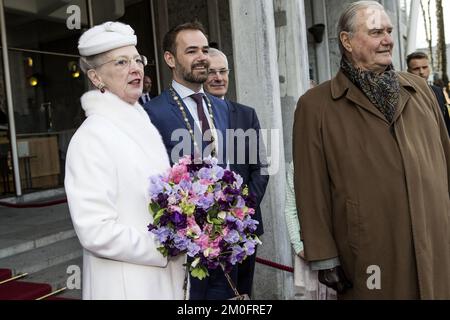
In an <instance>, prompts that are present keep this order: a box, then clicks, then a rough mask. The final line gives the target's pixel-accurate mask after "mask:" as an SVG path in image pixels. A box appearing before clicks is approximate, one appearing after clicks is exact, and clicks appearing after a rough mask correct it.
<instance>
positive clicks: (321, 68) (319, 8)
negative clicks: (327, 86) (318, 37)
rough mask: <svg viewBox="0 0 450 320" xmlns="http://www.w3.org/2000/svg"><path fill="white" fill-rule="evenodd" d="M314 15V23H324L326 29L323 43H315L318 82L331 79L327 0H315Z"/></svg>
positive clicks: (313, 4)
mask: <svg viewBox="0 0 450 320" xmlns="http://www.w3.org/2000/svg"><path fill="white" fill-rule="evenodd" d="M312 6H313V15H314V19H313V21H314V23H313V24H318V23H323V24H324V25H325V30H324V34H323V39H322V42H321V43H315V48H316V63H317V83H322V82H324V81H327V80H330V79H331V67H330V49H329V47H328V31H327V30H328V24H327V9H326V6H325V0H313V1H312Z"/></svg>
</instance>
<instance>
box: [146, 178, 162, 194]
mask: <svg viewBox="0 0 450 320" xmlns="http://www.w3.org/2000/svg"><path fill="white" fill-rule="evenodd" d="M149 180H150V186H149V188H148V192H149V194H150V197H151V198H153V197H155V196H156V195H157V194H160V193H161V192H163V191H164V183H163V182H162V176H161V175H158V176H152V177H150V178H149Z"/></svg>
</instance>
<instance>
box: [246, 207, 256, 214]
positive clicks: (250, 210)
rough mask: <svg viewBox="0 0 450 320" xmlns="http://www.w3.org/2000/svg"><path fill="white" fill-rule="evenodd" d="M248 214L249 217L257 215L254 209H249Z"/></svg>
mask: <svg viewBox="0 0 450 320" xmlns="http://www.w3.org/2000/svg"><path fill="white" fill-rule="evenodd" d="M247 212H248V214H249V215H251V216H252V215H254V214H255V209H253V208H248V211H247Z"/></svg>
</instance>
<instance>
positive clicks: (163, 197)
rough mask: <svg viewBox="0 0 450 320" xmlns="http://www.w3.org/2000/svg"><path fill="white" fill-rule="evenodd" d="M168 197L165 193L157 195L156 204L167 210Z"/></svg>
mask: <svg viewBox="0 0 450 320" xmlns="http://www.w3.org/2000/svg"><path fill="white" fill-rule="evenodd" d="M168 199H169V196H168V195H167V194H165V193H160V194H158V198H157V199H156V203H157V204H158V205H159V207H160V208H167V206H168V205H169V201H167V200H168Z"/></svg>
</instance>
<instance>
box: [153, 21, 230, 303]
mask: <svg viewBox="0 0 450 320" xmlns="http://www.w3.org/2000/svg"><path fill="white" fill-rule="evenodd" d="M163 50H164V60H165V62H166V64H167V65H168V67H169V68H170V69H171V71H172V78H173V79H172V83H171V84H170V86H169V88H167V89H166V90H165V91H163V92H162V93H161V95H160V96H158V97H156V98H155V99H152V100H151V101H150V102H148V103H147V104H145V106H144V109H145V110H146V111H147V113H148V115H149V116H150V119H151V121H152V123H153V124H154V125H155V127H156V128H157V129H158V130H159V132H160V133H161V136H162V138H163V141H164V144H165V146H166V149H167V153H168V154H169V159H170V161H171V163H172V164H173V163H176V162H177V161H178V159H179V158H180V157H183V156H185V155H192V156H194V157H195V158H196V159H198V158H205V157H207V156H209V155H211V156H215V157H217V158H218V160H219V164H220V165H222V166H223V167H225V166H226V161H224V160H223V159H226V158H225V146H226V141H225V137H226V129H227V128H228V126H229V110H228V106H227V104H226V103H225V102H224V101H222V100H220V99H218V98H216V97H214V96H212V95H210V94H207V93H205V92H204V90H203V83H204V82H205V81H206V79H207V78H208V67H209V55H208V51H209V46H208V39H207V38H206V36H205V31H204V29H203V26H202V25H201V24H200V23H198V22H189V23H184V24H181V25H178V26H176V27H174V28H172V29H171V30H170V31H169V32H168V33H167V34H166V35H165V36H164V40H163ZM230 276H231V278H232V279H233V280H234V281H236V279H237V271H236V268H234V269H233V270H232V272H231V273H230ZM190 282H191V289H190V299H192V300H204V299H228V298H231V297H233V296H234V293H233V290H232V289H231V287H230V285H229V284H228V282H227V280H226V278H225V276H224V273H223V271H222V269H221V268H217V269H215V270H209V277H207V278H206V279H203V280H198V279H196V278H192V277H191V279H190Z"/></svg>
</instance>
